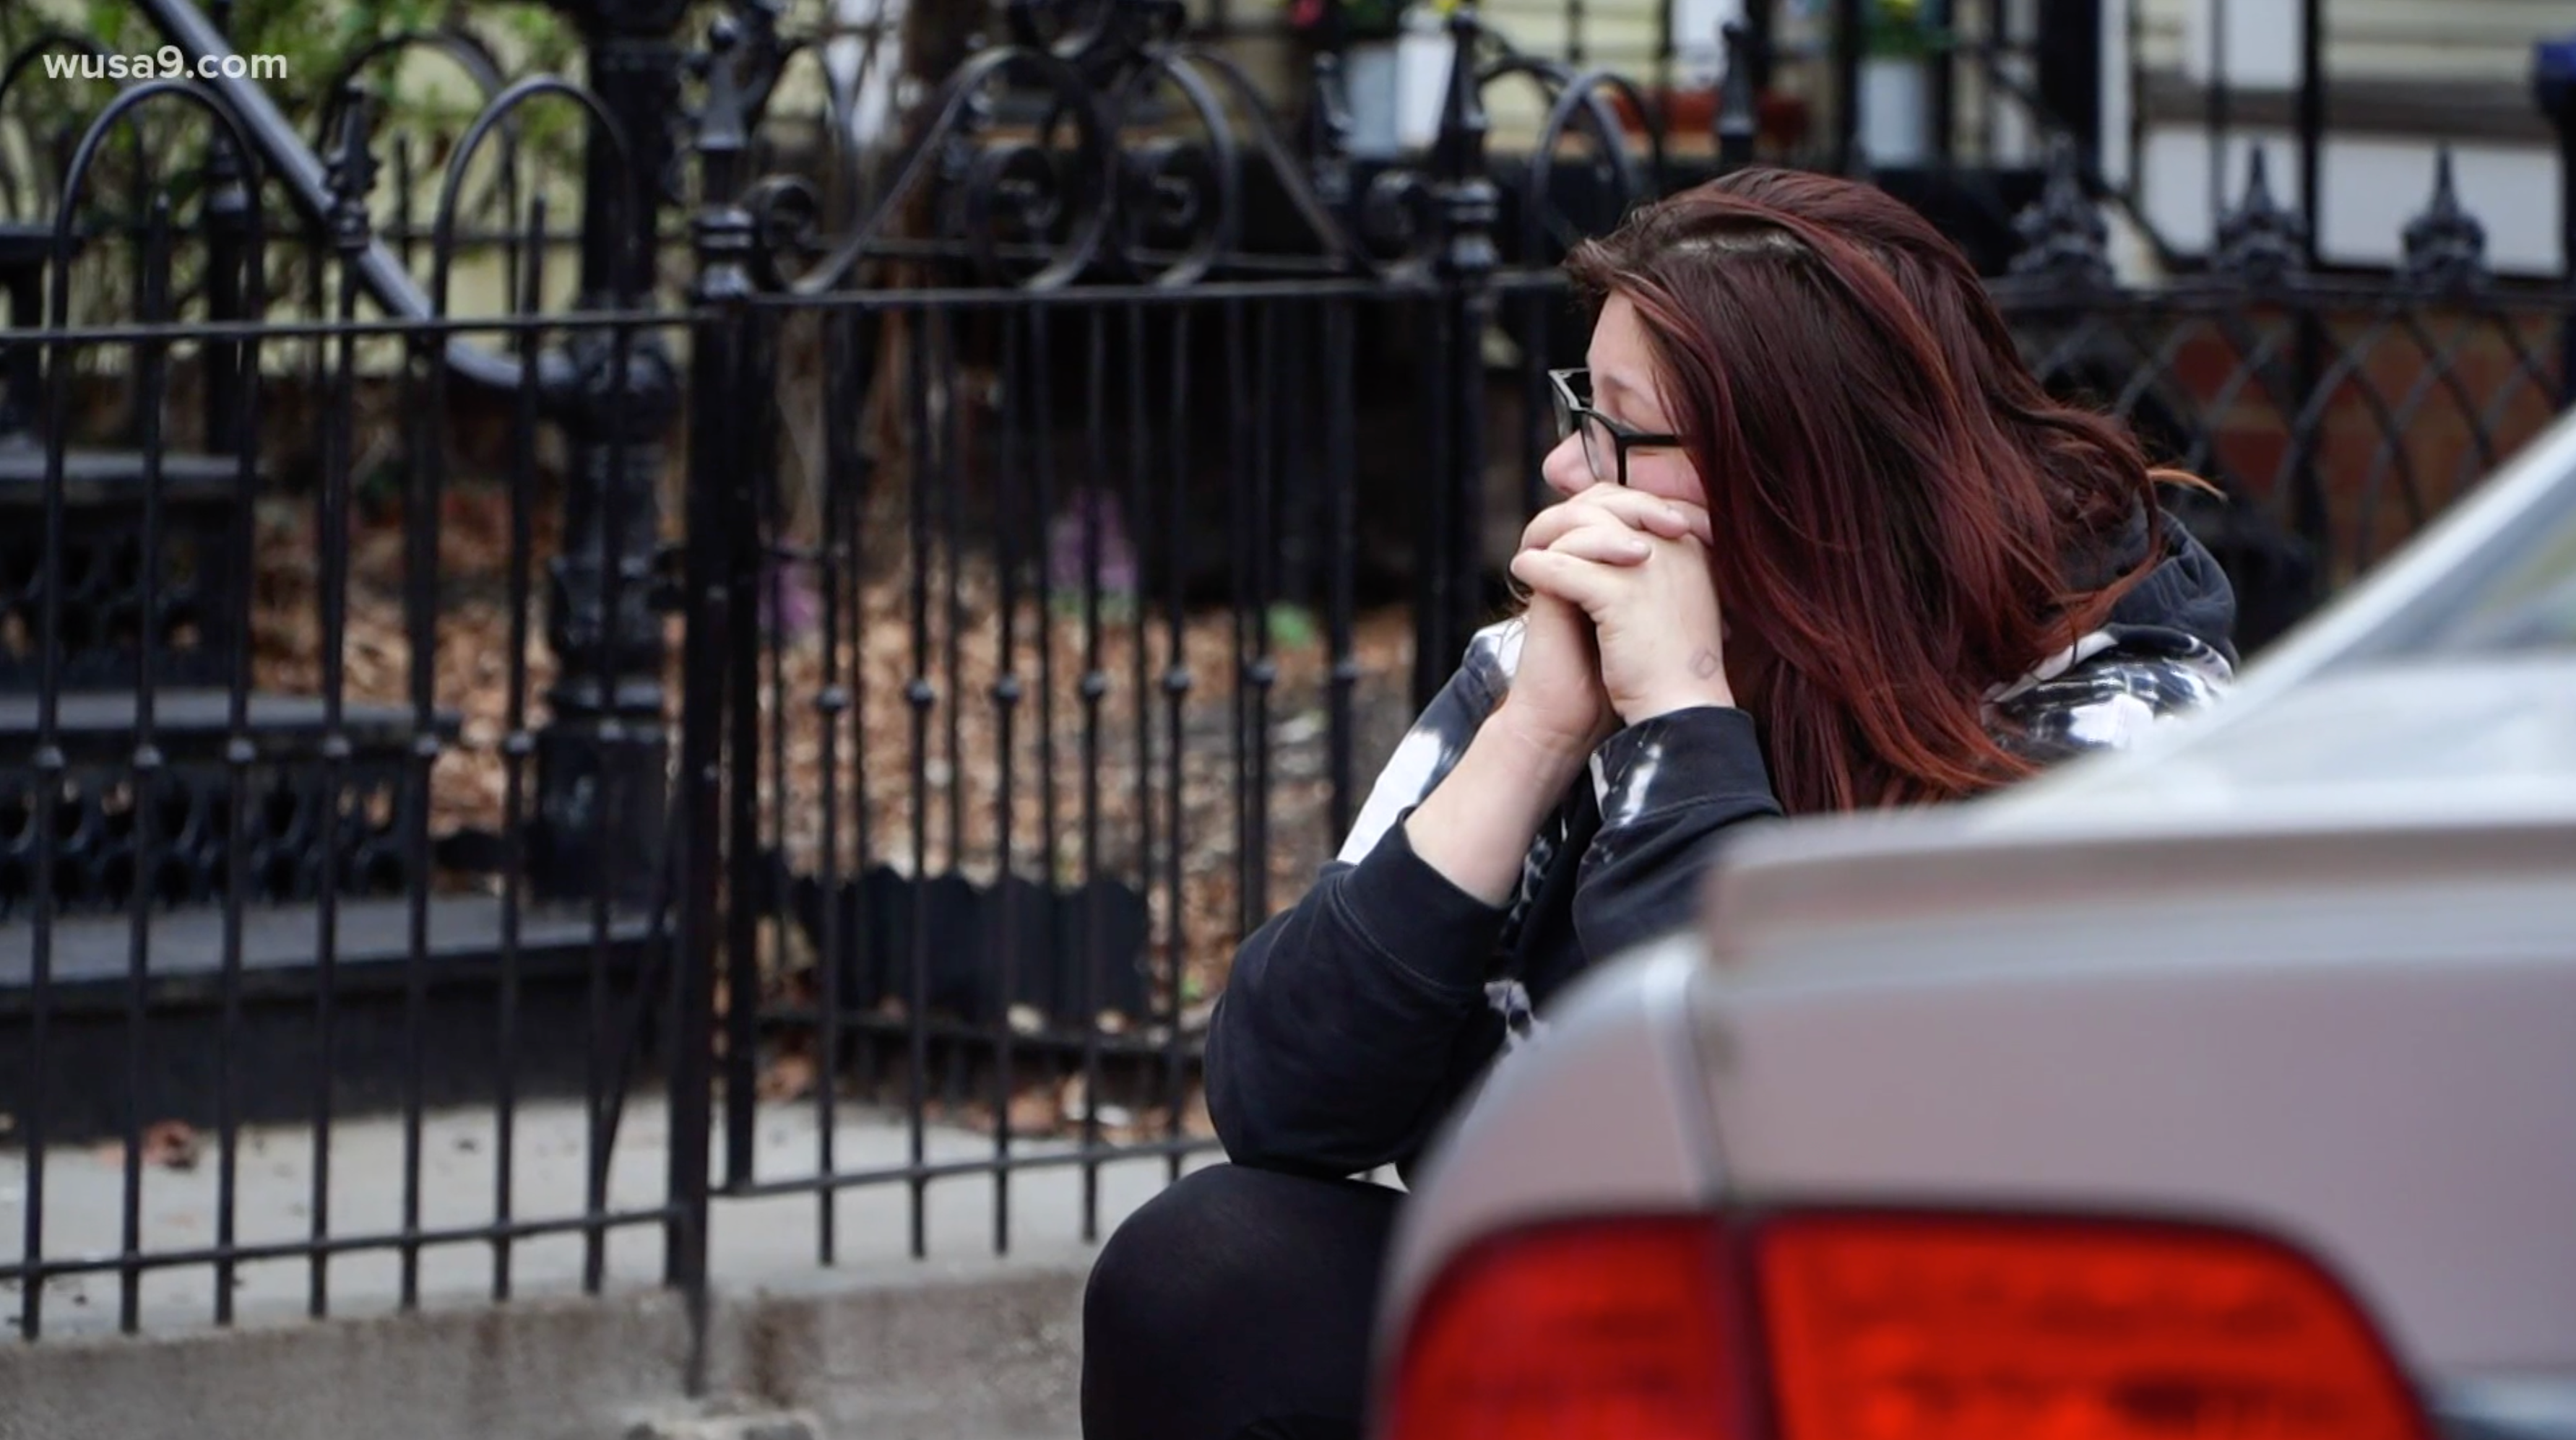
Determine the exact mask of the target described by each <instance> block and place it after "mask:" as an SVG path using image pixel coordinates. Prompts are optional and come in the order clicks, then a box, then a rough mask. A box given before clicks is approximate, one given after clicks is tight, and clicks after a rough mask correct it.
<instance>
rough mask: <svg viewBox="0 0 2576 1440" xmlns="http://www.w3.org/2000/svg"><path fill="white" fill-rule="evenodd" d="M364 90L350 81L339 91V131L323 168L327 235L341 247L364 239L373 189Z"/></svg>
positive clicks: (372, 159) (360, 243)
mask: <svg viewBox="0 0 2576 1440" xmlns="http://www.w3.org/2000/svg"><path fill="white" fill-rule="evenodd" d="M368 103H369V101H368V96H367V91H366V87H365V86H362V85H360V84H358V83H357V82H356V81H354V80H353V81H351V82H350V83H349V84H348V85H347V86H346V87H344V88H343V89H342V90H341V92H340V128H339V134H338V135H337V136H336V137H334V142H333V144H332V146H331V158H330V160H329V161H328V162H326V163H325V164H324V166H323V176H324V183H325V184H326V185H327V186H328V187H329V189H330V192H331V233H332V235H333V237H334V238H335V239H336V240H337V241H338V242H339V243H341V244H342V245H355V246H360V247H363V246H364V245H365V244H366V243H367V238H368V221H367V196H368V194H369V193H370V192H372V191H373V190H374V189H375V188H376V157H375V154H374V152H373V151H371V150H369V149H368V148H367V130H368V114H367V108H368Z"/></svg>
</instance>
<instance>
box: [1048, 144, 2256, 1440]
mask: <svg viewBox="0 0 2576 1440" xmlns="http://www.w3.org/2000/svg"><path fill="white" fill-rule="evenodd" d="M1568 268H1569V269H1570V271H1571V272H1572V275H1573V277H1574V279H1575V281H1576V283H1577V285H1578V287H1579V288H1580V289H1581V290H1582V292H1583V293H1584V294H1585V295H1586V297H1587V298H1588V299H1589V301H1590V302H1591V305H1592V309H1593V315H1594V320H1593V330H1592V337H1591V343H1590V347H1589V355H1588V360H1589V364H1588V365H1587V366H1586V368H1585V369H1583V370H1580V371H1566V372H1559V373H1558V374H1556V375H1554V376H1553V377H1551V378H1552V381H1553V383H1554V385H1555V387H1556V395H1557V409H1558V413H1559V420H1560V426H1561V429H1562V431H1563V435H1564V438H1563V440H1562V442H1561V443H1560V444H1559V445H1558V446H1557V447H1556V448H1555V449H1554V450H1553V451H1552V452H1550V453H1549V455H1548V457H1547V459H1546V462H1545V467H1544V468H1545V473H1546V478H1547V481H1548V484H1549V485H1550V486H1551V487H1552V488H1553V489H1554V490H1555V491H1556V492H1557V493H1558V494H1559V495H1561V496H1562V497H1563V499H1562V500H1560V501H1559V502H1558V503H1556V504H1554V505H1552V506H1550V507H1549V508H1548V509H1546V510H1545V511H1543V512H1541V513H1540V514H1539V515H1538V516H1537V518H1536V519H1534V520H1533V521H1531V523H1530V525H1529V528H1528V530H1527V531H1526V533H1525V534H1524V535H1523V537H1522V547H1521V549H1520V552H1519V554H1518V555H1517V556H1515V558H1514V559H1513V561H1512V574H1513V576H1514V578H1515V579H1516V580H1517V581H1518V582H1519V584H1520V585H1521V586H1522V587H1523V588H1524V589H1525V591H1526V592H1527V595H1528V600H1527V604H1526V606H1525V607H1524V608H1523V610H1522V612H1521V613H1520V614H1519V615H1517V616H1515V617H1513V618H1512V619H1510V620H1508V621H1506V622H1504V623H1502V624H1500V625H1497V626H1494V627H1492V628H1490V629H1488V630H1486V631H1483V632H1481V633H1480V634H1478V635H1477V636H1476V638H1475V640H1474V642H1473V644H1471V645H1470V647H1469V649H1468V653H1467V655H1466V657H1465V661H1464V663H1463V664H1462V665H1461V667H1460V669H1459V671H1458V672H1457V674H1456V675H1455V676H1454V677H1453V678H1452V679H1451V681H1450V682H1449V684H1448V685H1447V686H1446V687H1445V688H1444V689H1443V691H1442V692H1441V694H1440V695H1439V696H1438V698H1437V699H1435V700H1434V702H1433V703H1432V705H1431V707H1430V708H1429V709H1428V710H1426V711H1425V712H1424V713H1423V715H1422V717H1421V719H1420V720H1419V721H1418V722H1417V723H1416V724H1415V725H1414V727H1413V729H1412V731H1411V732H1410V733H1409V734H1408V735H1407V737H1406V738H1405V740H1404V741H1403V742H1402V743H1401V744H1400V745H1399V746H1398V747H1397V749H1396V752H1395V754H1394V757H1393V758H1392V760H1391V761H1390V762H1389V764H1388V766H1387V769H1386V770H1385V772H1384V773H1383V774H1382V775H1381V776H1380V777H1379V780H1378V782H1377V785H1376V787H1375V789H1374V791H1373V792H1372V794H1371V795H1370V798H1369V801H1368V804H1367V805H1366V806H1365V807H1364V809H1363V811H1362V813H1361V815H1360V817H1359V820H1358V822H1357V823H1356V825H1355V827H1354V829H1353V833H1352V834H1351V836H1350V837H1349V839H1348V841H1347V843H1346V844H1345V845H1344V846H1343V849H1342V851H1341V854H1340V856H1339V857H1338V858H1337V859H1336V860H1335V861H1334V862H1333V863H1332V864H1331V865H1329V866H1327V867H1326V869H1325V871H1324V873H1323V875H1322V876H1321V877H1320V878H1319V879H1318V881H1317V883H1316V884H1315V886H1314V888H1313V889H1312V890H1310V891H1309V892H1308V893H1307V894H1306V896H1305V897H1304V898H1302V899H1301V900H1299V901H1298V902H1297V903H1296V904H1295V905H1293V906H1291V907H1290V908H1289V909H1287V910H1286V911H1284V912H1282V913H1281V914H1279V915H1277V916H1274V917H1273V918H1272V919H1271V920H1270V921H1269V922H1268V923H1267V924H1265V925H1264V926H1263V927H1262V928H1261V929H1260V930H1259V931H1258V932H1256V933H1255V934H1253V935H1252V936H1251V937H1250V938H1248V939H1247V940H1245V942H1244V943H1243V946H1242V948H1241V950H1240V951H1239V952H1238V953H1237V955H1236V958H1235V964H1234V972H1233V977H1232V979H1231V981H1230V982H1229V984H1228V986H1227V989H1226V991H1225V994H1224V996H1223V997H1222V998H1221V1000H1220V1002H1219V1004H1218V1007H1217V1010H1216V1013H1215V1017H1214V1019H1213V1020H1212V1021H1211V1028H1210V1031H1209V1034H1208V1042H1207V1056H1206V1065H1207V1079H1208V1105H1209V1110H1210V1112H1211V1114H1212V1116H1213V1117H1214V1119H1215V1121H1216V1126H1217V1133H1218V1135H1219V1136H1220V1137H1221V1138H1222V1139H1223V1141H1224V1142H1225V1146H1226V1150H1227V1154H1228V1156H1229V1158H1230V1159H1231V1160H1232V1161H1233V1162H1234V1163H1233V1164H1231V1165H1222V1166H1216V1167H1213V1168H1210V1169H1207V1170H1203V1171H1199V1172H1197V1173H1195V1174H1192V1175H1190V1176H1188V1177H1186V1178H1185V1179H1183V1180H1182V1181H1181V1182H1179V1183H1178V1184H1176V1185H1175V1186H1173V1187H1172V1188H1171V1189H1170V1190H1168V1191H1166V1192H1164V1193H1163V1194H1162V1195H1161V1196H1158V1197H1157V1198H1156V1199H1155V1200H1154V1201H1152V1202H1151V1203H1149V1204H1148V1205H1146V1206H1145V1207H1144V1208H1143V1209H1142V1210H1140V1211H1138V1212H1137V1213H1136V1215H1135V1216H1133V1217H1132V1218H1131V1219H1130V1220H1129V1221H1128V1222H1127V1223H1126V1224H1125V1225H1124V1226H1122V1227H1121V1228H1120V1229H1119V1231H1118V1233H1117V1234H1115V1235H1113V1236H1112V1237H1111V1238H1110V1241H1109V1243H1108V1245H1107V1246H1106V1247H1104V1249H1103V1251H1102V1253H1101V1256H1100V1259H1099V1262H1098V1264H1097V1265H1096V1267H1095V1268H1094V1271H1093V1274H1092V1278H1091V1284H1090V1290H1089V1293H1088V1295H1087V1297H1086V1301H1085V1307H1084V1342H1085V1351H1084V1362H1083V1363H1084V1369H1083V1431H1084V1434H1085V1435H1086V1436H1088V1437H1090V1440H1143V1437H1174V1440H1178V1437H1190V1440H1221V1437H1240V1436H1270V1437H1283V1436H1285V1437H1322V1436H1350V1435H1355V1434H1356V1433H1357V1432H1358V1426H1359V1423H1360V1416H1361V1413H1362V1402H1363V1398H1364V1397H1363V1394H1362V1391H1363V1384H1364V1376H1365V1373H1366V1367H1367V1357H1368V1324H1369V1315H1370V1311H1371V1307H1372V1305H1373V1303H1374V1300H1375V1295H1376V1288H1377V1281H1378V1274H1379V1267H1380V1265H1381V1263H1382V1260H1383V1257H1384V1253H1385V1246H1386V1241H1387V1236H1388V1233H1389V1227H1390V1225H1391V1223H1392V1221H1393V1218H1394V1213H1395V1207H1396V1206H1397V1205H1398V1204H1399V1203H1400V1201H1401V1193H1400V1192H1398V1191H1396V1190H1392V1189H1388V1188H1386V1187H1382V1186H1377V1185H1372V1184H1368V1183H1365V1182H1363V1181H1360V1180H1357V1179H1354V1178H1351V1177H1354V1176H1358V1175H1363V1174H1366V1173H1368V1172H1370V1171H1373V1170H1375V1169H1377V1168H1379V1167H1381V1166H1385V1165H1390V1164H1391V1165H1395V1166H1397V1167H1398V1169H1399V1171H1401V1170H1402V1169H1403V1168H1404V1167H1405V1166H1406V1165H1407V1164H1409V1162H1410V1161H1411V1160H1412V1159H1413V1158H1414V1157H1415V1156H1416V1155H1417V1154H1418V1153H1419V1152H1420V1150H1421V1148H1422V1147H1423V1145H1424V1144H1425V1143H1426V1141H1427V1140H1428V1139H1429V1138H1430V1136H1431V1135H1432V1134H1433V1132H1434V1131H1435V1129H1436V1128H1437V1127H1438V1126H1439V1125H1440V1124H1441V1122H1442V1121H1443V1119H1444V1118H1445V1117H1446V1116H1447V1115H1448V1114H1449V1112H1450V1111H1451V1109H1452V1108H1453V1107H1454V1106H1455V1105H1457V1104H1458V1103H1459V1102H1460V1101H1461V1099H1462V1097H1463V1096H1465V1095H1466V1094H1467V1093H1468V1092H1469V1091H1470V1089H1471V1088H1472V1086H1473V1084H1474V1081H1475V1078H1476V1077H1477V1075H1478V1074H1479V1073H1480V1072H1481V1071H1482V1070H1483V1069H1484V1067H1485V1066H1486V1065H1488V1064H1489V1063H1491V1062H1492V1060H1493V1058H1494V1057H1495V1055H1496V1054H1497V1052H1499V1051H1501V1050H1504V1049H1506V1048H1508V1047H1509V1046H1510V1045H1511V1044H1513V1043H1516V1042H1517V1040H1518V1039H1519V1038H1520V1037H1522V1036H1525V1035H1527V1034H1528V1033H1530V1031H1531V1030H1532V1028H1533V1027H1534V1026H1536V1025H1537V1024H1538V1023H1539V1021H1538V1019H1537V1016H1538V1013H1539V1012H1542V1011H1543V1010H1544V1009H1545V1007H1546V1005H1547V1002H1548V1000H1549V998H1550V996H1552V995H1553V994H1555V993H1556V992H1557V991H1559V990H1560V989H1562V988H1563V987H1564V985H1565V984H1566V982H1567V981H1569V980H1570V979H1572V978H1573V977H1574V976H1575V975H1576V974H1578V973H1580V972H1581V971H1582V970H1583V969H1584V968H1585V967H1586V966H1588V965H1591V964H1593V963H1595V962H1598V961H1600V960H1602V959H1604V958H1607V957H1609V956H1612V955H1615V954H1617V953H1619V952H1621V951H1623V950H1626V949H1628V948H1630V947H1631V946H1634V945H1636V944H1637V943H1639V942H1641V941H1644V940H1647V939H1650V938H1652V937H1654V936H1656V935H1658V934H1661V933H1664V932H1667V931H1669V930H1671V929H1674V928H1677V927H1680V926H1684V925H1687V924H1689V923H1690V922H1691V921H1692V919H1693V910H1694V903H1695V897H1696V896H1697V895H1698V893H1699V890H1700V882H1701V880H1702V878H1703V877H1704V875H1705V873H1706V867H1707V865H1708V862H1709V859H1710V857H1711V855H1712V853H1713V850H1714V848H1715V847H1716V846H1717V845H1719V844H1721V843H1723V841H1724V838H1725V837H1726V836H1727V835H1728V834H1730V833H1732V832H1733V831H1735V830H1736V829H1737V827H1740V826H1743V825H1747V824H1751V823H1755V822H1758V821H1761V820H1765V819H1769V818H1772V817H1777V816H1780V815H1784V814H1786V815H1799V814H1811V813H1819V812H1828V811H1840V810H1853V809H1859V808H1865V807H1884V806H1899V805H1914V804H1923V803H1929V802H1938V801H1947V800H1956V799H1963V798H1967V797H1971V796H1975V795H1978V794H1982V793H1984V792H1987V791H1989V790H1992V789H1994V788H1995V787H1997V786H2000V785H2004V784H2006V783H2009V782H2011V781H2013V780H2015V779H2017V778H2020V777H2023V776H2026V775H2029V774H2031V773H2032V772H2033V771H2035V770H2036V769H2038V768H2040V767H2042V766H2044V765H2046V764H2048V763H2050V762H2052V761H2054V760H2057V759H2060V758H2062V757H2064V756H2067V755H2070V754H2073V753H2077V752H2080V751H2083V750H2087V749H2094V748H2101V747H2106V746H2117V745H2120V744H2122V743H2125V742H2126V741H2127V740H2128V739H2129V738H2130V737H2131V736H2133V735H2135V734H2136V733H2138V732H2139V731H2140V730H2141V729H2142V728H2143V727H2145V726H2147V725H2150V724H2153V723H2155V722H2156V721H2157V720H2158V719H2160V718H2161V717H2164V716H2168V715H2172V714H2175V713H2178V712H2182V711H2186V710H2190V709H2193V708H2196V707H2198V706H2199V705H2201V704H2204V703H2205V702H2207V701H2208V700H2210V699H2211V698H2213V697H2214V696H2215V695H2217V694H2218V693H2219V692H2220V691H2221V690H2222V689H2223V688H2224V686H2225V685H2226V683H2227V682H2228V680H2229V679H2230V677H2231V673H2232V667H2233V662H2234V654H2233V651H2232V649H2231V648H2230V645H2229V640H2228V631H2229V628H2230V626H2231V624H2232V621H2233V616H2234V601H2233V597H2232V596H2231V594H2230V592H2229V589H2228V586H2227V582H2226V579H2225V577H2224V576H2223V575H2222V574H2221V573H2220V572H2219V570H2218V568H2217V566H2216V564H2215V563H2214V562H2213V561H2211V559H2210V558H2209V556H2208V554H2207V552H2206V551H2204V550H2202V549H2201V548H2200V547H2199V546H2198V545H2197V544H2196V543H2195V542H2193V541H2192V539H2191V538H2190V536H2189V535H2187V534H2186V533H2184V532H2183V530H2182V528H2181V527H2180V526H2179V525H2178V524H2176V523H2174V522H2173V521H2172V520H2171V519H2170V517H2168V516H2167V515H2166V514H2165V513H2164V511H2163V509H2162V507H2161V504H2160V501H2159V495H2158V491H2157V485H2158V483H2159V481H2160V480H2164V479H2180V478H2182V477H2176V476H2170V475H2167V474H2165V473H2163V472H2158V471H2155V470H2153V469H2151V468H2150V467H2149V465H2148V464H2147V462H2146V459H2145V457H2144V456H2143V455H2142V454H2141V452H2140V450H2139V448H2138V445H2137V443H2136V441H2135V440H2134V439H2133V438H2132V437H2131V436H2130V435H2129V433H2128V432H2127V431H2126V430H2125V429H2124V428H2123V427H2121V426H2119V425H2118V424H2116V423H2114V422H2112V421H2110V420H2108V419H2106V418H2104V417H2102V416H2099V415H2095V414H2091V413H2088V412H2085V411H2082V410H2078V409H2074V408H2070V407H2068V406H2065V405H2061V404H2059V403H2057V402H2056V401H2054V400H2052V399H2051V398H2050V397H2049V396H2047V395H2046V394H2045V393H2044V392H2043V391H2042V390H2041V388H2040V386H2039V384H2038V383H2037V382H2036V381H2035V380H2034V379H2033V378H2032V376H2031V374H2030V372H2029V370H2028V369H2027V368H2026V366H2025V365H2024V364H2023V362H2022V360H2021V358H2020V356H2019V353H2018V351H2017V350H2016V348H2015V347H2014V344H2013V340H2012V336H2011V334H2010V332H2009V331H2008V330H2007V328H2006V327H2005V325H2004V322H2003V320H2002V317H2001V316H2000V315H1999V314H1998V313H1997V312H1996V310H1995V308H1994V306H1993V304H1992V302H1991V300H1990V299H1989V298H1988V296H1987V294H1986V291H1985V288H1984V286H1983V284H1982V283H1981V282H1980V281H1979V279H1978V277H1977V276H1976V274H1975V272H1974V270H1973V269H1972V268H1971V267H1970V265H1969V264H1968V262H1967V260H1966V258H1965V257H1964V256H1962V255H1961V254H1960V252H1959V251H1958V250H1957V248H1956V247H1954V246H1953V245H1951V244H1950V242H1949V241H1947V240H1946V239H1944V238H1943V237H1942V236H1941V235H1940V234H1939V233H1938V232H1936V231H1935V230H1933V228H1932V227H1931V226H1930V225H1929V224H1928V223H1927V222H1925V221H1924V220H1923V219H1922V218H1921V217H1920V216H1918V215H1917V214H1915V213H1914V212H1913V211H1912V210H1910V209H1908V208H1906V207H1905V206H1904V205H1902V204H1900V203H1899V202H1897V201H1895V200H1893V199H1891V198H1889V197H1888V196H1887V195H1885V194H1884V193H1883V192H1880V191H1878V190H1876V189H1874V188H1871V187H1867V186H1863V185H1857V184H1853V183H1851V182H1847V181H1843V180H1837V179H1833V178H1830V177H1825V176H1819V175H1809V174H1796V173H1790V172H1782V171H1766V170H1752V171H1744V172H1739V173H1738V174H1735V175H1732V176H1729V177H1727V178H1725V179H1722V180H1719V181H1716V182H1713V183H1711V184H1709V185H1705V186H1702V187H1700V188H1697V189H1694V190H1691V191H1688V192H1685V193H1683V194H1680V195H1676V196H1673V197H1671V198H1669V199H1666V200H1664V201H1661V202H1659V203H1657V204H1654V205H1652V206H1648V207H1646V208H1644V209H1642V210H1640V211H1639V212H1637V213H1636V214H1635V215H1633V216H1632V217H1630V219H1629V220H1628V221H1627V222H1626V223H1625V224H1624V225H1622V226H1621V227H1620V229H1619V230H1618V231H1617V233H1615V234H1613V235H1611V236H1609V237H1607V238H1605V239H1602V240H1599V241H1594V242H1588V243H1586V244H1585V245H1583V246H1581V247H1579V248H1578V249H1577V250H1576V251H1575V253H1574V254H1573V255H1572V257H1571V258H1570V259H1569V261H1568Z"/></svg>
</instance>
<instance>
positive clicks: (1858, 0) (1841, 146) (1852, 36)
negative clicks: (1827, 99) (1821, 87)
mask: <svg viewBox="0 0 2576 1440" xmlns="http://www.w3.org/2000/svg"><path fill="white" fill-rule="evenodd" d="M1869 13H1870V12H1869V0H1835V3H1834V33H1833V46H1834V49H1833V56H1834V173H1835V174H1837V175H1850V174H1852V173H1854V172H1855V171H1857V170H1858V169H1859V168H1860V165H1861V150H1860V127H1861V124H1862V121H1861V113H1860V111H1861V94H1860V86H1861V62H1862V60H1863V59H1864V58H1865V57H1866V55H1867V53H1868V46H1869Z"/></svg>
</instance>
